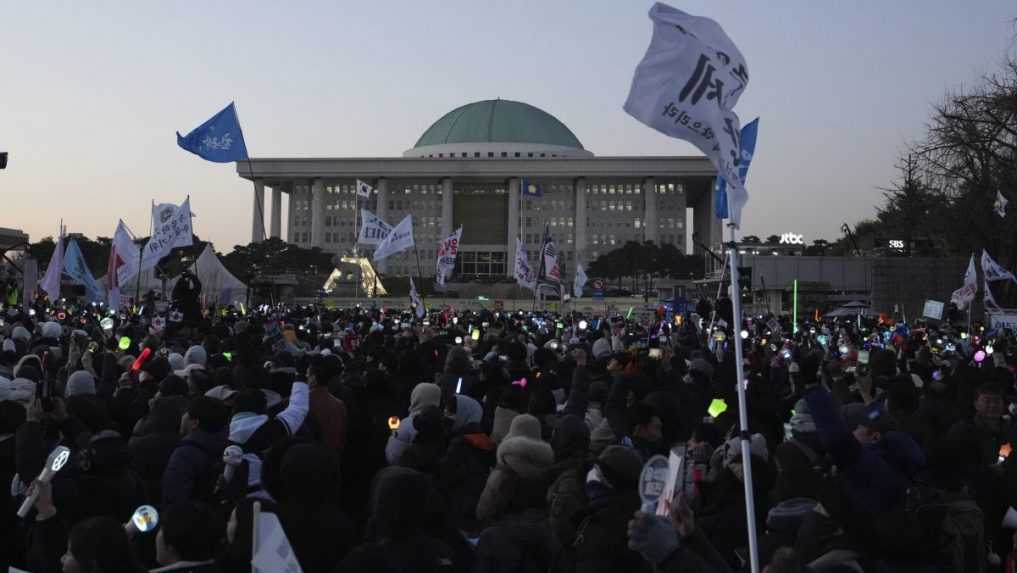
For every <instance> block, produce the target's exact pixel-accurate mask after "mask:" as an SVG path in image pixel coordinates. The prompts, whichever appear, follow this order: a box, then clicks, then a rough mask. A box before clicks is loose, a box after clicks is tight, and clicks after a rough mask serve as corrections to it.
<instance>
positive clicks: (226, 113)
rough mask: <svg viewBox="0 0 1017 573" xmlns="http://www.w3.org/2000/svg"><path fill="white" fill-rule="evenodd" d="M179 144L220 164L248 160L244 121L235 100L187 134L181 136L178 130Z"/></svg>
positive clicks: (199, 155) (203, 157)
mask: <svg viewBox="0 0 1017 573" xmlns="http://www.w3.org/2000/svg"><path fill="white" fill-rule="evenodd" d="M177 145H179V146H180V147H181V148H183V149H186V150H187V151H190V152H191V153H193V154H195V155H197V156H198V157H201V158H202V159H207V160H208V161H214V162H216V163H229V162H231V161H243V160H245V159H247V144H246V143H244V133H243V132H242V131H240V120H239V119H238V118H237V110H236V108H235V107H234V106H233V102H230V104H229V105H228V106H226V107H225V108H224V109H223V110H222V111H220V112H219V113H217V114H215V115H213V116H212V117H211V118H209V120H208V121H206V122H205V123H203V124H201V125H199V126H198V127H196V128H194V130H192V131H191V132H190V133H188V134H187V135H186V136H181V135H180V132H179V131H178V132H177Z"/></svg>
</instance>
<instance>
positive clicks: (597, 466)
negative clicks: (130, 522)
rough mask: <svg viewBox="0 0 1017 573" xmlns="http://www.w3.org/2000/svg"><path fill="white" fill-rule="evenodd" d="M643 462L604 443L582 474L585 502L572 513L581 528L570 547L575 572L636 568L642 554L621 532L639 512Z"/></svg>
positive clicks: (621, 448)
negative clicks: (583, 505) (588, 467)
mask: <svg viewBox="0 0 1017 573" xmlns="http://www.w3.org/2000/svg"><path fill="white" fill-rule="evenodd" d="M642 469H643V461H642V459H641V458H640V457H639V454H637V453H636V452H634V451H633V450H631V449H629V448H626V447H624V446H608V447H607V448H605V449H604V451H603V452H602V453H601V454H600V456H599V457H598V458H597V461H596V463H594V465H593V467H591V468H590V470H589V471H588V472H587V474H586V476H585V482H586V495H587V497H588V499H589V505H588V506H587V507H586V508H585V509H583V510H581V511H579V512H578V513H577V514H576V516H575V519H574V521H575V523H576V524H577V526H576V529H577V530H578V531H581V532H582V534H581V535H577V536H576V537H575V538H574V539H573V540H569V541H568V542H567V543H568V544H569V545H571V546H572V548H573V551H574V552H575V553H574V559H575V570H576V571H577V572H589V571H598V572H599V571H604V572H607V571H639V570H640V569H641V568H642V567H643V560H642V557H641V556H640V555H639V554H638V553H636V552H635V551H633V550H631V549H629V548H628V545H627V540H626V539H625V536H624V535H620V532H623V531H625V528H626V525H627V524H628V522H629V520H630V519H632V515H633V514H634V513H635V512H637V511H639V507H640V505H641V503H642V502H641V500H640V497H639V491H638V486H639V474H640V472H641V471H642Z"/></svg>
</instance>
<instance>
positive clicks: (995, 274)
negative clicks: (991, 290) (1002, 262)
mask: <svg viewBox="0 0 1017 573" xmlns="http://www.w3.org/2000/svg"><path fill="white" fill-rule="evenodd" d="M982 274H983V275H985V280H986V281H988V282H992V281H1004V280H1011V281H1013V282H1017V277H1015V276H1014V275H1013V273H1011V272H1010V271H1008V270H1006V269H1004V268H1003V267H1001V266H999V263H997V262H996V261H994V260H992V257H990V256H989V253H988V251H986V250H985V249H982Z"/></svg>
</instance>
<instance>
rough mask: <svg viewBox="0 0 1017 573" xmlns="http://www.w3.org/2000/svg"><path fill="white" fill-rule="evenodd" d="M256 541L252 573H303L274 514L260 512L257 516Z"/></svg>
mask: <svg viewBox="0 0 1017 573" xmlns="http://www.w3.org/2000/svg"><path fill="white" fill-rule="evenodd" d="M257 518H258V531H257V533H258V541H257V543H256V549H254V555H252V556H251V571H252V573H273V572H279V571H284V572H285V573H303V569H301V568H300V562H299V561H297V555H296V553H294V552H293V546H291V545H290V540H289V538H287V537H286V532H285V531H284V530H283V527H282V524H281V523H280V522H279V518H278V517H277V516H276V515H275V514H274V513H267V512H262V513H259V514H258V516H257Z"/></svg>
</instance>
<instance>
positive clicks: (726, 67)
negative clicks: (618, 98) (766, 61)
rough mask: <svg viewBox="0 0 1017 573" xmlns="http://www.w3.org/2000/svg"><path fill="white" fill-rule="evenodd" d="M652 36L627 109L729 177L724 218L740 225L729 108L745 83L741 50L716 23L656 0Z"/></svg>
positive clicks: (737, 152)
mask: <svg viewBox="0 0 1017 573" xmlns="http://www.w3.org/2000/svg"><path fill="white" fill-rule="evenodd" d="M650 20H652V21H653V37H652V39H651V40H650V46H649V48H647V50H646V55H645V56H643V60H642V61H641V62H639V65H638V66H636V71H635V74H634V75H633V77H632V87H631V89H630V90H629V97H628V99H627V100H626V101H625V111H626V112H628V113H629V115H631V116H632V117H634V118H636V119H638V120H639V121H641V122H643V123H644V124H646V125H647V126H649V127H652V128H653V129H656V130H657V131H659V132H661V133H663V134H665V135H669V136H671V137H675V138H678V139H684V140H685V141H688V142H689V143H691V144H693V145H695V146H696V147H697V148H699V150H700V151H702V152H703V153H704V154H705V155H706V156H707V157H708V158H709V159H710V161H711V162H713V165H714V166H715V167H716V168H717V172H718V174H719V175H720V176H721V177H723V178H724V179H725V180H726V181H727V187H728V204H729V210H728V211H729V219H730V221H731V223H732V224H734V225H735V226H736V227H737V226H739V225H741V212H742V207H743V206H744V205H745V203H746V202H747V201H748V194H747V193H746V191H745V187H744V185H743V184H742V178H741V176H740V175H739V171H738V165H739V163H740V161H741V144H740V142H739V139H740V137H741V128H740V123H739V120H738V116H737V115H736V114H735V113H734V111H733V109H734V106H735V104H736V103H738V98H739V97H740V96H741V94H742V92H743V91H745V87H746V86H747V85H748V83H749V71H748V66H746V64H745V58H744V57H742V53H741V52H740V51H739V50H738V48H737V47H736V46H735V45H734V42H732V41H731V38H729V37H728V35H727V34H726V33H725V32H724V30H723V29H722V28H721V27H720V24H718V23H717V22H715V21H713V20H711V19H709V18H702V17H699V16H692V15H690V14H686V13H685V12H682V11H681V10H678V9H676V8H672V7H671V6H667V5H666V4H661V3H659V2H658V3H657V4H654V5H653V7H652V8H650Z"/></svg>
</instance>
